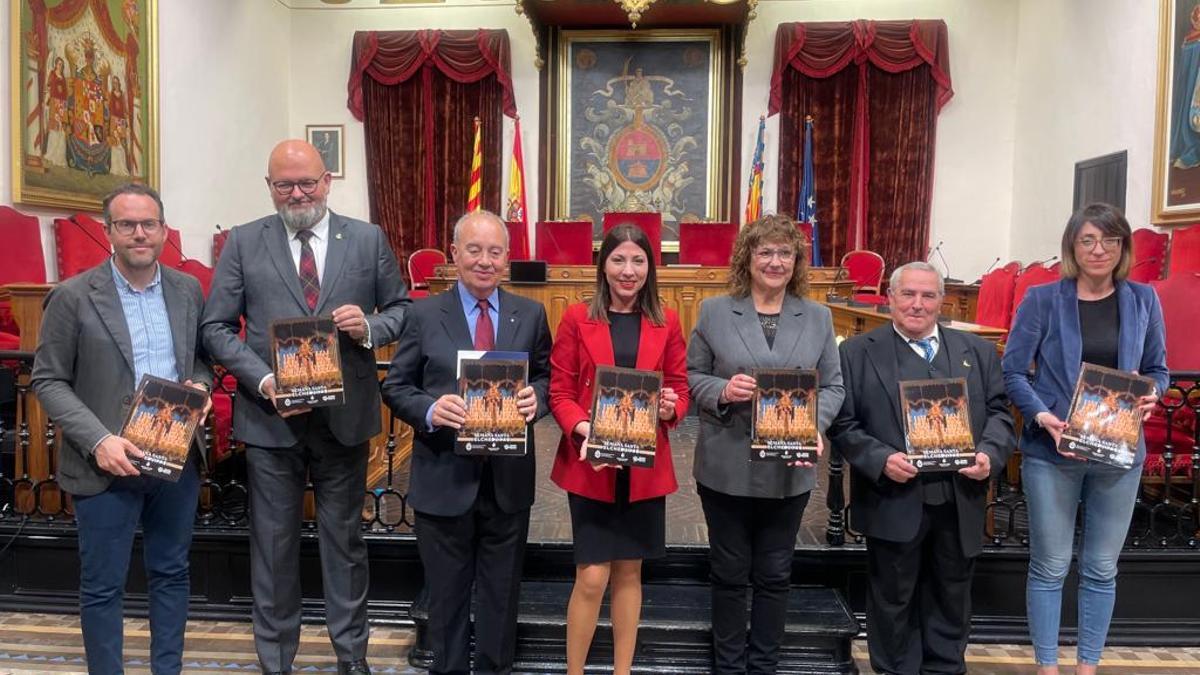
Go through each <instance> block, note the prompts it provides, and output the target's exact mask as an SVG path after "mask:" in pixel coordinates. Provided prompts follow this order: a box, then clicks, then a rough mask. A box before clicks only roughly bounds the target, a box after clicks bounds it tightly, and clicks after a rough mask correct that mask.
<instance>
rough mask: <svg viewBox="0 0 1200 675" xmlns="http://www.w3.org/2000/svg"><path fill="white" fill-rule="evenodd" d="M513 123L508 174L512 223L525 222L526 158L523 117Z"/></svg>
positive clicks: (509, 211) (509, 208)
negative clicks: (523, 142) (522, 125)
mask: <svg viewBox="0 0 1200 675" xmlns="http://www.w3.org/2000/svg"><path fill="white" fill-rule="evenodd" d="M513 124H514V125H515V127H516V130H515V131H514V132H513V151H512V168H511V170H510V171H509V174H508V214H507V215H508V217H507V218H506V220H508V221H509V222H511V223H524V222H525V159H524V157H523V155H522V153H521V118H520V117H519V116H518V117H517V118H516V119H515V120H514V122H513Z"/></svg>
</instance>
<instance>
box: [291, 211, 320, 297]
mask: <svg viewBox="0 0 1200 675" xmlns="http://www.w3.org/2000/svg"><path fill="white" fill-rule="evenodd" d="M312 237H313V233H312V230H300V231H299V232H297V233H296V238H297V239H299V240H300V288H302V289H303V290H304V300H305V302H307V303H308V308H309V310H311V311H314V312H315V311H316V310H317V298H319V297H321V279H320V278H319V277H318V276H317V256H315V255H313V250H312V245H311V244H309V242H308V240H309V239H312Z"/></svg>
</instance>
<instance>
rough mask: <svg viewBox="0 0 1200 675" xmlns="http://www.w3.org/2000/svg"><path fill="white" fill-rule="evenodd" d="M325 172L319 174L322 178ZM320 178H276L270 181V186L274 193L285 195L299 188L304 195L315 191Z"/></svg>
mask: <svg viewBox="0 0 1200 675" xmlns="http://www.w3.org/2000/svg"><path fill="white" fill-rule="evenodd" d="M324 177H325V174H321V178H324ZM321 178H305V179H304V180H277V181H273V182H272V183H271V188H272V189H274V190H275V192H276V194H279V195H281V196H287V195H290V194H292V190H295V189H296V188H300V191H301V192H303V193H304V194H306V195H311V194H312V193H313V192H316V190H317V186H318V185H320V184H321Z"/></svg>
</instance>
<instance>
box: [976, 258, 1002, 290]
mask: <svg viewBox="0 0 1200 675" xmlns="http://www.w3.org/2000/svg"><path fill="white" fill-rule="evenodd" d="M998 264H1000V256H996V259H995V260H993V261H992V264H991V265H988V268H987V269H986V270H984V271H983V274H980V275H979V278H978V279H976V280H975V281H972V282H971V285H972V286H978V285H979V284H982V283H983V278H984V277H986V276H987V275H988V272H991V271H992V270H993V269H995V268H996V265H998Z"/></svg>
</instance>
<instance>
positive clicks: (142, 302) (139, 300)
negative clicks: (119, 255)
mask: <svg viewBox="0 0 1200 675" xmlns="http://www.w3.org/2000/svg"><path fill="white" fill-rule="evenodd" d="M112 273H113V282H114V283H115V284H116V285H117V297H119V298H120V299H121V309H122V310H124V312H125V325H126V326H128V327H129V337H130V340H131V341H132V342H133V381H134V386H137V384H140V383H141V381H142V376H143V375H146V374H150V375H154V376H155V377H161V378H163V379H165V380H171V381H172V382H178V381H179V364H177V363H176V362H175V340H174V338H173V336H172V335H171V319H170V317H169V316H168V315H167V301H166V298H165V297H163V285H162V268H161V267H156V268H155V270H154V280H153V281H151V282H150V285H149V286H146V288H145V290H141V291H139V290H137V289H135V288H134V287H133V286H130V285H129V282H128V281H126V280H125V277H124V276H122V275H121V272H120V271H119V270H117V266H116V264H115V263H114V264H113V265H112Z"/></svg>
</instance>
